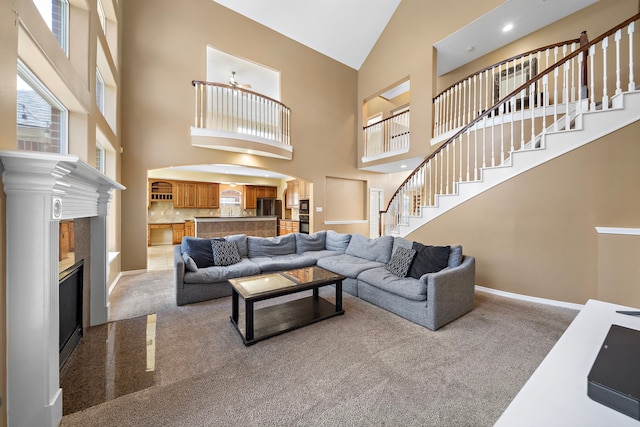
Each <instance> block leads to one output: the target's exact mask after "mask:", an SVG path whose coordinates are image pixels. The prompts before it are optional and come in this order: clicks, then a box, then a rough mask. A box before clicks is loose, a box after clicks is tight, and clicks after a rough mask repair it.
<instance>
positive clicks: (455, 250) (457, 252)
mask: <svg viewBox="0 0 640 427" xmlns="http://www.w3.org/2000/svg"><path fill="white" fill-rule="evenodd" d="M460 264H462V245H453V246H451V253H449V262H448V263H447V267H451V268H455V267H457V266H459V265H460Z"/></svg>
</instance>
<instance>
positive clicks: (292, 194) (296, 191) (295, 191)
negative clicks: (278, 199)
mask: <svg viewBox="0 0 640 427" xmlns="http://www.w3.org/2000/svg"><path fill="white" fill-rule="evenodd" d="M299 205H300V182H299V181H298V180H297V179H294V180H293V181H287V196H286V200H285V206H286V207H287V208H288V209H292V208H297V207H298V206H299Z"/></svg>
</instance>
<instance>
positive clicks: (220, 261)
mask: <svg viewBox="0 0 640 427" xmlns="http://www.w3.org/2000/svg"><path fill="white" fill-rule="evenodd" d="M211 247H212V250H213V264H214V265H216V266H226V265H231V264H236V263H238V262H240V254H239V253H238V246H237V245H236V244H235V243H234V242H227V241H224V240H222V241H221V240H213V241H212V242H211Z"/></svg>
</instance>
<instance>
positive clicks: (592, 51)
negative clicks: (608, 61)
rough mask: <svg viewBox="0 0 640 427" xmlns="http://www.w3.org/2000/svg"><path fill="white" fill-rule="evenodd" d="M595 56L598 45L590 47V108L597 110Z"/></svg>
mask: <svg viewBox="0 0 640 427" xmlns="http://www.w3.org/2000/svg"><path fill="white" fill-rule="evenodd" d="M595 56H596V46H595V45H591V47H590V48H589V63H590V69H589V74H590V75H591V105H590V110H591V111H596V84H595V75H594V74H595V71H596V67H595Z"/></svg>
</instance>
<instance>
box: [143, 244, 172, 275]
mask: <svg viewBox="0 0 640 427" xmlns="http://www.w3.org/2000/svg"><path fill="white" fill-rule="evenodd" d="M159 270H173V245H155V246H148V247H147V271H159Z"/></svg>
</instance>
